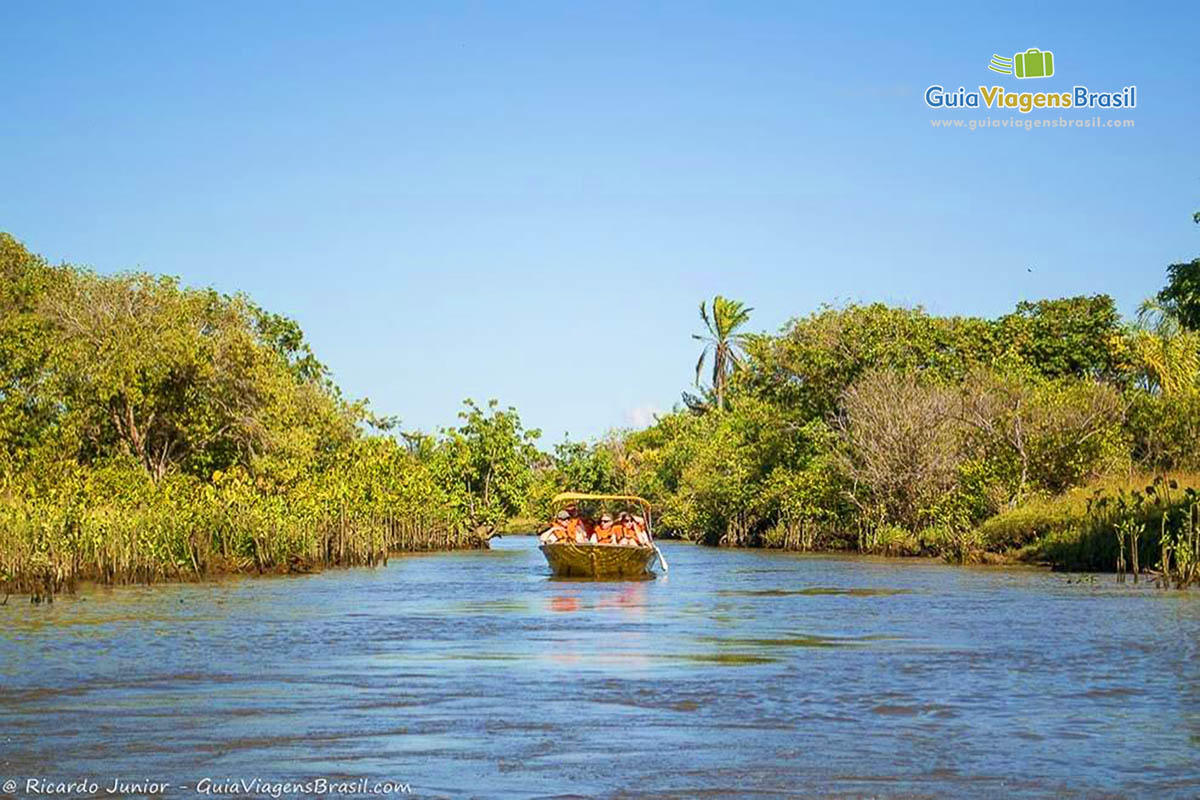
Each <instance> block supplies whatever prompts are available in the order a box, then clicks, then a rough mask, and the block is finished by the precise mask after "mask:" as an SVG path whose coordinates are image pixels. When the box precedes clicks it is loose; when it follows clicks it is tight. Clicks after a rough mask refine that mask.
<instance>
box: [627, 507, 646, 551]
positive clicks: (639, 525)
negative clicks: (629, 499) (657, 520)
mask: <svg viewBox="0 0 1200 800" xmlns="http://www.w3.org/2000/svg"><path fill="white" fill-rule="evenodd" d="M631 521H632V523H633V538H634V539H635V540H636V541H637V544H638V546H639V547H649V546H650V531H648V530H647V529H646V520H645V518H644V517H642V516H641V515H640V514H634V515H633V517H632V520H631Z"/></svg>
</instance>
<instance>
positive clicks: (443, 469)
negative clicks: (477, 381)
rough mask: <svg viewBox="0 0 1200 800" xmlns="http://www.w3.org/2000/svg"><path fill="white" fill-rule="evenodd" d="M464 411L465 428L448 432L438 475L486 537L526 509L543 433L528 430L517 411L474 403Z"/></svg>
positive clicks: (439, 449)
mask: <svg viewBox="0 0 1200 800" xmlns="http://www.w3.org/2000/svg"><path fill="white" fill-rule="evenodd" d="M465 406H466V407H465V408H464V409H463V411H461V412H459V415H458V416H459V418H460V419H461V420H462V424H460V425H459V426H458V427H456V428H449V429H447V430H445V431H444V432H443V437H442V441H441V442H440V443H439V445H438V447H437V449H436V455H435V458H434V462H435V464H436V466H435V470H436V474H437V476H438V478H439V479H440V480H441V481H442V482H443V483H444V484H446V485H448V486H449V487H451V489H452V490H453V491H454V492H455V495H454V496H455V497H457V498H458V500H457V502H458V503H459V504H460V506H461V511H462V512H463V513H464V515H465V516H466V518H467V519H469V520H470V522H471V524H472V526H473V527H475V528H476V530H477V531H479V532H480V534H481V535H485V536H486V535H490V534H491V532H492V531H493V530H494V529H495V528H496V526H498V525H499V524H500V523H502V522H504V521H505V520H506V519H508V518H510V517H513V516H515V515H516V514H517V513H518V512H520V511H521V509H523V508H524V507H525V505H526V495H527V494H528V492H529V488H530V486H531V484H532V480H533V468H534V466H535V464H536V463H537V462H538V461H539V458H540V454H539V453H538V451H537V448H536V447H535V446H534V442H536V440H537V439H538V438H539V437H540V436H541V431H539V430H525V429H524V428H523V427H522V426H521V418H520V416H519V415H518V414H517V412H516V409H513V408H508V409H501V408H499V403H497V401H495V400H491V401H489V402H488V405H487V408H486V409H483V408H480V407H479V406H478V405H476V404H475V403H474V402H473V401H471V400H467V401H465Z"/></svg>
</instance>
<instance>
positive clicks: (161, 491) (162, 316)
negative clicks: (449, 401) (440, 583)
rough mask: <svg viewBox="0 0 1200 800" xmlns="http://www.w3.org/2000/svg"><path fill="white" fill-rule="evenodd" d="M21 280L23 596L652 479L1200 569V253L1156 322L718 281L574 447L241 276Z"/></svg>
mask: <svg viewBox="0 0 1200 800" xmlns="http://www.w3.org/2000/svg"><path fill="white" fill-rule="evenodd" d="M0 277H2V281H0V593H8V592H29V593H30V594H31V595H32V596H34V597H43V596H53V594H54V593H55V592H56V591H59V590H62V589H64V588H70V587H72V586H73V585H74V584H75V583H76V582H78V581H80V580H99V581H106V582H128V581H154V580H160V579H186V578H192V577H198V576H204V575H208V574H212V573H218V572H227V571H254V572H288V571H308V570H313V569H319V568H321V567H323V566H327V565H355V564H364V565H370V564H376V563H382V562H385V561H386V560H387V558H388V554H389V553H391V552H395V551H403V550H424V549H447V548H470V547H484V546H486V545H487V541H488V539H489V538H490V537H491V536H493V535H494V534H495V533H496V532H497V531H499V530H511V529H512V528H513V525H514V523H513V522H512V520H514V519H518V520H530V521H532V520H536V519H545V518H546V514H547V513H548V512H549V510H550V509H549V501H550V498H551V497H552V496H553V495H554V494H555V493H557V492H559V491H562V490H564V489H573V490H578V491H594V492H619V493H635V494H639V495H642V496H644V497H647V498H649V499H650V501H651V502H652V504H653V512H654V517H655V523H656V531H657V532H658V533H659V534H660V535H664V534H665V535H673V536H677V537H681V538H684V539H688V540H692V541H695V542H699V543H704V544H709V545H721V546H738V547H776V548H787V549H792V550H800V551H816V550H850V551H857V552H863V553H876V554H886V555H927V556H940V557H943V558H946V559H950V560H954V561H959V562H978V561H1009V560H1018V559H1019V560H1026V561H1031V562H1037V563H1046V564H1051V565H1054V566H1057V567H1062V568H1072V569H1081V570H1115V571H1118V572H1119V573H1122V574H1130V575H1132V576H1133V577H1134V579H1138V578H1139V577H1140V576H1141V575H1143V574H1144V573H1146V572H1153V573H1154V577H1155V579H1157V580H1159V581H1160V582H1161V583H1163V584H1170V585H1183V584H1187V583H1189V582H1193V581H1195V580H1196V579H1197V577H1200V494H1198V490H1200V481H1198V480H1197V476H1198V475H1200V259H1198V260H1195V261H1192V262H1190V263H1181V264H1175V265H1172V266H1170V267H1169V268H1168V270H1167V282H1166V285H1165V286H1164V287H1163V288H1162V290H1161V291H1160V292H1158V293H1157V294H1156V295H1154V296H1153V297H1151V298H1149V299H1148V300H1147V301H1146V303H1144V304H1143V306H1142V308H1141V313H1140V314H1139V315H1138V317H1137V318H1136V319H1134V320H1126V319H1123V318H1122V317H1121V315H1120V314H1119V313H1118V311H1117V308H1116V305H1115V303H1114V301H1113V300H1112V298H1110V297H1108V296H1106V295H1103V294H1097V295H1093V296H1080V297H1067V298H1058V299H1046V300H1035V301H1027V302H1021V303H1019V304H1017V306H1016V307H1015V308H1013V310H1012V311H1011V312H1010V313H1007V314H1004V315H1002V316H999V317H996V318H990V319H985V318H979V317H959V316H936V315H932V314H929V313H927V312H926V311H924V310H923V309H921V308H898V307H892V306H887V305H882V304H870V305H859V304H850V305H846V306H843V307H828V306H827V307H822V308H820V309H818V310H817V311H815V312H813V313H810V314H808V315H806V316H801V317H798V318H796V319H794V320H792V321H791V322H789V323H788V324H787V325H785V326H784V327H783V328H782V330H780V331H778V332H776V333H773V334H770V333H754V332H751V331H750V330H749V323H750V321H751V315H752V312H753V309H752V308H750V307H748V306H747V305H745V304H744V303H742V302H739V301H737V300H733V299H730V298H726V297H722V296H717V297H715V298H713V299H712V300H711V301H706V302H704V303H702V304H701V306H700V315H699V316H700V319H699V326H700V327H699V329H698V330H697V332H696V333H695V334H693V336H694V338H695V339H696V340H697V341H698V343H699V345H700V353H699V359H698V361H697V363H696V365H695V373H696V384H695V386H694V387H692V388H691V389H689V390H688V391H686V392H684V393H683V394H682V398H681V401H680V403H679V404H678V405H677V406H676V407H675V409H674V410H672V411H670V412H667V413H663V414H660V415H659V416H658V417H657V418H656V420H655V422H654V424H652V425H651V426H649V427H648V428H645V429H642V430H617V431H613V432H610V433H609V434H607V435H606V436H604V437H601V438H600V439H598V440H595V441H590V442H573V441H564V442H561V443H559V444H557V445H555V446H554V447H553V448H552V449H551V450H550V451H548V452H547V451H543V450H541V449H539V448H538V446H537V445H538V439H539V432H538V431H536V430H527V429H526V428H525V427H524V426H523V425H522V422H521V420H520V417H519V416H518V414H517V412H516V411H515V410H514V409H512V408H503V407H501V406H499V405H498V404H497V403H496V402H495V401H492V402H490V403H487V404H484V405H477V404H475V403H473V402H471V401H467V402H466V403H465V405H464V407H463V410H462V411H461V413H460V414H459V423H458V424H457V425H456V426H454V427H451V428H447V429H444V430H440V431H437V432H433V433H422V432H413V431H403V430H401V429H400V427H399V423H398V421H397V420H396V419H394V418H391V417H383V416H379V415H377V414H376V413H374V412H373V411H372V410H371V408H370V407H369V405H368V404H367V403H366V402H365V401H360V400H353V399H348V398H346V397H344V396H343V394H342V393H341V392H340V391H339V389H338V387H337V386H336V385H334V383H333V381H332V380H331V378H330V374H329V371H328V370H327V369H326V367H325V366H324V365H323V364H322V363H321V362H320V361H319V360H318V359H317V357H316V355H315V354H314V353H313V352H312V350H311V348H310V347H309V344H308V343H307V341H306V339H305V337H304V335H303V333H302V331H301V330H300V328H299V326H298V325H297V323H296V322H295V321H293V320H291V319H289V318H287V317H284V316H281V315H279V314H276V313H272V312H270V311H268V310H265V309H263V308H261V307H259V306H258V305H256V304H255V303H254V302H253V301H252V300H251V299H250V298H247V297H245V296H242V295H225V294H221V293H219V292H217V291H214V290H212V289H194V288H188V287H186V286H184V285H182V284H181V283H180V282H179V281H178V280H176V279H174V278H167V277H162V276H156V275H151V274H146V273H122V274H117V275H101V274H97V273H95V272H93V271H90V270H87V269H83V268H80V267H77V266H72V265H66V264H63V265H52V264H49V263H47V262H46V261H45V260H44V259H42V258H40V257H38V256H37V255H35V254H33V253H30V252H29V251H28V250H27V249H26V248H25V247H24V246H23V245H22V244H21V243H20V242H18V241H17V240H16V239H14V238H13V237H11V236H9V235H7V234H0ZM682 334H683V332H681V335H682ZM532 524H534V523H532V522H529V523H517V524H516V527H526V528H528V527H531V525H532ZM506 525H507V526H508V527H507V528H506V527H505V526H506Z"/></svg>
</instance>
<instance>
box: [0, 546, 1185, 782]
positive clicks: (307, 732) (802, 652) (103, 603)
mask: <svg viewBox="0 0 1200 800" xmlns="http://www.w3.org/2000/svg"><path fill="white" fill-rule="evenodd" d="M663 549H664V551H665V553H666V555H667V558H668V560H669V563H670V566H671V571H670V572H669V573H668V575H666V576H665V577H660V578H659V579H657V580H654V581H645V582H624V583H610V582H581V581H558V580H552V579H550V578H549V577H548V575H547V572H546V568H545V564H544V561H543V559H542V557H541V554H540V553H538V551H537V549H536V543H535V541H534V540H533V539H531V538H527V537H515V538H506V539H503V540H501V541H498V542H497V543H496V546H495V549H493V550H492V551H490V552H470V553H447V554H437V555H421V556H407V557H397V558H394V559H393V560H392V561H391V564H390V565H389V566H388V567H386V568H380V569H373V570H372V569H356V570H340V571H329V572H326V573H324V574H320V575H312V576H303V577H295V578H268V579H237V580H227V581H220V582H214V583H207V584H200V585H163V586H155V587H148V588H146V587H127V588H117V589H102V588H92V589H88V590H85V591H83V592H81V593H80V594H79V595H77V596H75V597H66V598H63V599H61V600H60V601H59V602H56V603H54V604H53V605H50V606H39V607H34V606H30V605H29V604H27V603H22V602H19V601H18V599H17V598H14V599H13V600H11V601H10V602H9V605H8V606H6V607H3V608H0V796H14V797H30V796H35V795H34V794H33V793H30V792H27V791H25V789H26V783H25V781H27V780H29V779H31V778H33V779H40V780H45V781H59V782H66V781H76V782H78V781H85V782H86V781H94V782H95V783H96V784H97V785H98V791H97V792H96V793H95V794H96V795H97V796H111V795H108V794H107V791H108V787H109V786H110V785H111V784H112V782H113V781H114V780H126V781H133V780H141V781H159V782H162V783H166V784H169V787H168V788H166V789H165V790H162V791H160V792H159V794H160V796H170V797H199V796H252V797H253V796H261V797H265V796H269V792H271V791H279V786H278V784H279V783H281V782H284V781H287V782H293V781H294V782H295V783H297V784H301V783H302V782H303V781H305V780H309V781H311V780H316V779H318V778H320V779H326V780H330V781H338V780H341V781H345V782H349V781H355V780H362V781H364V782H365V783H364V784H363V785H370V786H371V787H372V789H371V791H373V790H374V788H373V787H374V784H375V782H377V781H385V780H392V781H395V782H396V783H397V784H407V790H408V793H406V794H403V795H401V794H400V793H399V790H398V789H397V790H396V793H395V794H392V795H391V796H413V797H446V798H469V797H481V798H487V797H540V798H568V797H572V798H574V797H584V798H590V797H625V798H641V797H647V798H648V797H654V798H718V797H719V798H743V797H745V798H772V797H805V798H808V797H844V798H849V797H856V798H868V797H879V798H891V797H920V798H925V797H931V798H932V797H937V798H941V797H947V798H949V797H954V798H959V797H997V798H999V797H1005V798H1007V797H1046V798H1050V797H1054V798H1059V797H1066V798H1073V797H1078V798H1085V797H1086V798H1096V797H1139V796H1153V797H1196V796H1200V657H1198V656H1200V594H1198V593H1196V592H1161V591H1157V590H1155V589H1153V588H1151V587H1149V586H1147V585H1145V584H1143V585H1140V586H1137V587H1134V586H1132V585H1118V584H1116V583H1115V582H1114V580H1113V579H1112V577H1111V576H1100V577H1098V578H1096V580H1095V582H1090V581H1085V582H1083V583H1076V582H1073V579H1074V578H1075V577H1076V576H1066V575H1061V574H1052V573H1047V572H1040V571H1034V570H1014V569H994V568H993V569H986V568H985V569H971V568H961V567H953V566H948V565H943V564H938V563H932V562H922V561H889V560H876V559H862V558H850V557H846V558H842V557H823V556H807V557H806V556H800V555H794V554H783V553H769V552H754V551H726V550H714V549H705V548H699V547H691V546H687V545H679V544H672V543H665V544H664V545H663ZM1069 581H1072V582H1069ZM254 779H258V780H259V781H260V782H262V783H260V785H259V790H258V791H256V790H253V789H250V790H246V789H244V788H239V787H237V786H232V787H231V786H229V785H228V784H229V783H230V782H233V781H243V780H244V781H253V780H254ZM8 780H15V781H17V782H18V784H17V787H16V791H11V789H12V786H11V785H10V786H9V787H8V789H9V790H6V789H5V783H4V782H5V781H8ZM205 781H208V782H207V783H205ZM264 784H265V789H264ZM206 787H207V790H206V791H201V790H202V789H205V788H206ZM342 788H343V792H344V793H343V794H341V795H337V796H346V794H357V793H359V790H358V789H357V788H356V786H355V785H349V786H343V787H342ZM385 788H386V787H385ZM75 789H76V792H75V793H74V794H72V793H71V792H67V793H66V794H61V793H60V794H59V795H58V796H89V794H90V793H89V791H88V786H87V785H86V784H85V785H84V786H83V790H82V791H80V790H79V787H78V786H76V787H75ZM309 789H310V790H311V789H312V786H311V784H310V786H309ZM144 793H145V792H144V791H143V794H144ZM308 793H309V794H311V793H312V791H309V792H308ZM301 794H304V792H303V791H299V790H297V791H296V794H295V796H299V795H301ZM43 796H45V794H44V793H43ZM126 796H140V795H139V794H138V791H137V789H136V787H135V788H134V790H132V791H131V790H126ZM284 796H293V795H288V794H286V791H285V795H284ZM326 796H334V795H332V794H327V795H326Z"/></svg>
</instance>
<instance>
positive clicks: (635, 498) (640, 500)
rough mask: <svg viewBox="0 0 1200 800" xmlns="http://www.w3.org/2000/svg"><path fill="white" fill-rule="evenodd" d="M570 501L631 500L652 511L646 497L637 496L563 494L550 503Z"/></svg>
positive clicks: (582, 493) (556, 503) (556, 496)
mask: <svg viewBox="0 0 1200 800" xmlns="http://www.w3.org/2000/svg"><path fill="white" fill-rule="evenodd" d="M568 500H631V501H633V502H635V503H641V504H642V505H643V506H644V507H645V508H646V509H647V510H649V509H650V501H649V500H647V499H646V498H644V497H638V496H637V495H636V494H588V493H586V492H562V493H561V494H556V495H554V499H553V500H551V501H550V502H552V503H554V505H556V506H557V505H558V504H559V503H565V502H567V501H568Z"/></svg>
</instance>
